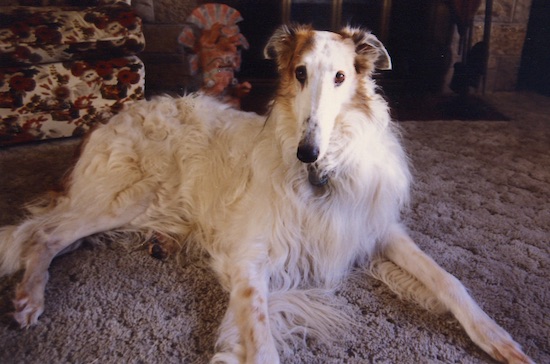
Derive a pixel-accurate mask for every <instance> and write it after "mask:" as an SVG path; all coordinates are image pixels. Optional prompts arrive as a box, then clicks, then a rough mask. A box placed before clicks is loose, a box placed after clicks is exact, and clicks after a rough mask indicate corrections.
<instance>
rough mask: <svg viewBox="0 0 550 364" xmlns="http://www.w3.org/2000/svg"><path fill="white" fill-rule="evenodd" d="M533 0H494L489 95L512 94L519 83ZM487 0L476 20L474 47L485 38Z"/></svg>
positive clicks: (488, 74)
mask: <svg viewBox="0 0 550 364" xmlns="http://www.w3.org/2000/svg"><path fill="white" fill-rule="evenodd" d="M531 1H532V0H494V2H493V16H492V26H491V40H490V45H489V62H488V70H487V77H486V86H485V87H486V89H485V90H486V92H495V91H512V90H515V88H516V84H517V76H518V71H519V66H520V62H521V52H522V49H523V43H524V41H525V35H526V33H527V24H528V22H529V11H530V10H531ZM484 16H485V1H482V5H481V7H480V9H479V11H478V12H477V14H476V17H475V19H474V31H473V37H472V44H475V43H476V42H478V41H481V40H482V39H483V27H484Z"/></svg>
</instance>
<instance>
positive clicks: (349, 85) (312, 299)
mask: <svg viewBox="0 0 550 364" xmlns="http://www.w3.org/2000/svg"><path fill="white" fill-rule="evenodd" d="M265 54H266V56H268V57H271V58H274V59H275V60H276V62H277V65H278V68H279V72H280V84H279V88H278V92H277V94H276V97H275V100H274V101H273V104H272V109H271V111H270V113H269V115H268V117H267V119H266V118H265V117H260V116H257V115H255V114H252V113H245V112H240V111H237V110H233V109H230V108H228V107H227V106H224V105H222V104H220V103H218V102H217V101H215V100H213V99H210V98H208V97H205V96H200V95H191V96H186V97H182V98H179V99H172V98H169V97H161V98H157V99H154V100H152V101H149V102H140V103H138V104H135V105H134V106H131V107H130V108H129V109H128V110H126V111H124V112H122V113H121V114H119V115H117V116H115V117H114V118H113V119H112V120H111V121H110V122H109V123H108V124H106V125H103V126H100V127H99V128H97V130H95V131H94V132H93V133H92V134H91V136H90V137H89V138H88V139H87V141H86V143H85V144H84V146H83V149H82V154H81V157H80V159H79V160H78V162H77V163H76V165H75V166H74V169H73V171H72V174H71V177H70V179H69V180H68V182H67V184H66V189H65V191H64V193H62V194H60V195H58V196H56V197H55V198H54V199H53V200H52V201H50V203H48V204H45V203H43V204H41V205H35V206H34V207H32V208H31V210H30V212H31V214H30V217H29V218H28V219H27V220H26V221H24V222H22V223H21V224H20V225H18V226H8V227H4V228H3V229H2V230H0V274H2V275H6V274H12V273H14V272H15V271H17V270H19V269H21V268H24V269H25V273H24V276H23V278H22V281H21V282H20V283H19V285H18V286H17V289H16V297H15V300H14V306H15V313H14V318H15V319H16V320H17V321H18V322H19V324H20V325H21V326H22V327H27V326H29V325H32V324H34V323H36V322H37V319H38V317H39V316H40V314H42V312H43V310H44V289H45V285H46V281H47V280H48V267H49V265H50V263H51V261H52V259H53V258H54V257H55V256H56V255H59V254H60V253H62V252H64V251H67V250H69V249H71V248H72V247H74V246H75V245H76V244H77V242H78V241H79V239H82V238H85V237H88V236H90V235H92V234H97V233H106V234H109V231H119V232H120V231H123V232H133V233H134V235H135V233H138V236H141V237H142V238H143V239H146V238H147V237H148V236H149V235H150V234H151V232H154V234H156V235H160V236H162V237H163V240H168V241H173V242H177V243H178V244H180V246H181V247H182V250H184V251H187V252H189V251H192V250H200V251H201V252H205V253H207V254H208V256H209V262H210V264H211V267H212V269H213V270H214V271H215V273H216V274H217V276H218V278H219V280H220V282H221V284H222V285H223V287H224V288H225V289H226V290H227V291H228V292H229V295H230V300H229V307H228V309H227V313H226V315H225V318H224V320H223V323H222V325H221V328H220V336H219V340H218V343H217V346H216V349H217V352H218V353H217V354H216V355H215V356H214V358H213V362H228V363H233V362H235V363H236V362H245V363H277V362H279V354H278V348H279V349H280V348H281V347H282V346H284V340H285V339H287V338H288V335H287V334H288V333H289V332H292V331H293V329H294V328H293V326H294V325H295V326H301V327H306V328H307V331H308V333H312V334H314V335H317V336H320V337H325V338H327V337H331V336H332V330H333V328H334V327H338V326H340V325H342V322H340V319H341V317H342V315H340V314H338V313H337V312H335V309H334V307H332V306H330V305H324V304H323V298H322V297H323V295H324V294H326V293H327V292H330V291H331V289H332V288H334V287H335V286H336V285H337V284H338V282H340V281H341V280H342V278H343V277H345V276H346V275H347V274H348V273H349V272H350V271H351V269H352V266H353V265H354V264H356V263H367V264H369V263H368V262H371V263H370V265H369V266H370V267H371V271H374V272H375V273H376V274H377V275H378V276H379V277H381V278H382V279H384V280H386V281H388V283H390V285H392V286H393V287H394V288H396V289H397V290H398V291H401V292H406V293H408V294H409V295H412V296H416V297H417V299H418V300H419V301H421V303H425V304H426V305H429V304H430V303H433V302H436V306H438V307H440V308H444V309H445V310H448V311H450V312H451V313H452V314H454V316H455V317H456V318H457V320H458V321H459V322H460V323H461V324H462V326H463V327H464V329H465V330H466V332H467V333H468V335H469V336H470V337H471V339H472V340H473V341H474V342H475V343H476V344H477V345H479V346H480V347H481V348H482V349H483V350H485V351H486V352H487V353H488V354H489V355H491V356H492V357H493V358H495V359H497V360H500V361H502V362H508V363H530V362H531V360H530V359H529V358H528V357H527V356H526V355H525V354H524V353H523V352H522V351H521V349H520V347H519V345H518V344H517V343H516V342H514V340H513V339H512V338H511V337H510V335H509V334H508V333H507V332H506V331H505V330H504V329H502V328H501V327H500V326H498V325H497V324H496V323H495V322H494V321H493V320H492V319H491V318H489V316H487V315H486V314H485V313H484V312H483V311H482V310H481V308H480V307H479V306H478V305H477V304H476V303H475V302H474V300H473V299H472V298H471V297H470V296H469V295H468V293H467V292H466V289H465V288H464V286H463V285H462V284H461V283H460V282H459V281H458V280H457V279H456V278H455V277H453V276H452V275H450V274H449V273H447V272H445V271H444V270H443V269H442V268H440V267H439V266H438V265H437V264H436V263H435V262H434V261H433V260H432V259H430V258H429V257H428V256H427V255H426V254H424V253H423V252H422V251H421V250H420V249H419V248H418V247H417V246H416V245H415V243H414V242H413V241H412V240H411V238H410V237H409V236H408V235H407V233H406V231H405V228H404V227H403V226H402V224H401V223H400V210H401V209H402V207H403V206H404V205H405V204H406V203H407V200H408V196H409V184H410V180H411V175H410V173H409V169H408V165H407V157H406V155H405V153H404V151H403V149H402V147H401V144H400V141H399V138H398V136H397V133H396V130H395V127H394V125H393V124H392V121H391V120H390V116H389V113H388V106H387V104H386V102H385V101H384V100H383V99H382V97H381V96H379V95H378V94H376V86H375V84H374V82H373V80H372V78H371V76H372V74H373V72H374V70H375V69H376V68H378V69H388V68H390V67H391V64H390V59H389V56H388V54H387V52H386V50H385V48H384V47H383V45H382V44H381V43H380V42H379V41H378V40H377V39H376V37H375V36H373V35H372V34H370V33H368V32H365V31H362V30H359V29H351V28H345V29H343V30H342V31H341V32H340V33H330V32H317V31H314V30H312V29H310V28H308V27H299V26H296V27H292V28H288V27H281V28H280V29H278V30H277V31H276V32H275V34H274V35H273V36H272V38H271V39H270V40H269V43H268V44H267V47H266V49H265ZM140 234H141V235H140ZM385 261H386V262H387V261H391V262H392V263H391V264H387V263H385ZM372 262H375V263H376V262H378V263H379V264H373V263H372ZM396 269H397V270H398V271H399V272H407V273H400V274H395V273H396V272H395V270H396ZM407 274H409V275H412V276H414V277H415V278H416V283H415V284H411V283H410V279H408V278H410V276H407ZM392 277H393V278H392ZM396 277H397V278H396ZM399 277H405V278H407V279H404V280H400V278H399ZM419 282H420V283H419Z"/></svg>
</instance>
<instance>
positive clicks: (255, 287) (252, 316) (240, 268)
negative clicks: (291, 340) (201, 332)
mask: <svg viewBox="0 0 550 364" xmlns="http://www.w3.org/2000/svg"><path fill="white" fill-rule="evenodd" d="M232 265H233V268H232V273H231V275H230V296H229V307H228V312H227V314H226V318H225V319H224V320H230V322H229V323H234V324H235V326H236V329H237V332H238V336H239V338H238V339H237V340H235V338H232V340H231V341H234V342H238V341H240V346H241V348H242V349H244V353H233V354H235V356H237V357H240V358H239V360H242V361H244V362H245V363H247V364H276V363H279V355H278V353H277V348H276V345H275V341H274V339H273V336H272V334H271V328H270V323H269V312H268V302H267V300H268V278H267V274H266V273H265V271H264V270H263V269H261V268H259V267H258V266H257V265H255V264H252V263H249V262H242V261H241V262H240V263H233V264H232ZM227 324H228V322H224V324H223V325H222V330H223V329H225V330H230V327H228V325H227ZM230 335H235V333H232V334H230ZM220 336H221V337H223V336H225V337H226V340H227V336H228V335H227V333H223V332H222V333H220ZM239 339H240V340H239ZM239 354H240V355H239ZM221 357H223V356H222V355H217V356H216V357H214V359H215V360H213V361H215V362H216V361H218V360H216V359H217V358H221ZM221 361H223V360H221Z"/></svg>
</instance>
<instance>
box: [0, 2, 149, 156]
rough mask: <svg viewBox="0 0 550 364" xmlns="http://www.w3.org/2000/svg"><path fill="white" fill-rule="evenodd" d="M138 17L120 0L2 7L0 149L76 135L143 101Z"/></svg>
mask: <svg viewBox="0 0 550 364" xmlns="http://www.w3.org/2000/svg"><path fill="white" fill-rule="evenodd" d="M144 47H145V41H144V38H143V32H142V28H141V19H140V18H138V17H137V16H136V15H135V13H134V12H133V10H132V8H131V7H130V6H129V5H128V4H127V3H124V2H117V3H114V4H106V5H101V6H96V7H80V8H76V7H4V8H2V9H1V10H0V65H1V67H0V117H1V119H0V146H2V145H9V144H14V143H19V142H26V141H31V140H40V139H47V138H59V137H66V136H77V135H82V134H83V133H84V132H85V131H86V130H88V129H90V128H91V127H92V126H93V125H94V124H96V123H98V122H105V121H107V120H108V119H109V118H110V117H111V116H112V115H113V114H114V113H116V112H118V111H119V110H121V109H122V107H123V105H124V103H127V102H130V101H133V100H138V99H142V98H143V97H144V85H145V70H144V66H143V63H142V62H141V61H140V60H139V59H138V58H137V57H136V56H135V54H136V53H138V52H140V51H141V50H143V48H144Z"/></svg>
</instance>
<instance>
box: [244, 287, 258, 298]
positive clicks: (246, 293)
mask: <svg viewBox="0 0 550 364" xmlns="http://www.w3.org/2000/svg"><path fill="white" fill-rule="evenodd" d="M255 291H256V290H255V289H254V288H252V287H248V288H246V289H245V290H244V291H243V297H244V298H250V297H252V295H253V294H254V292H255Z"/></svg>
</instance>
